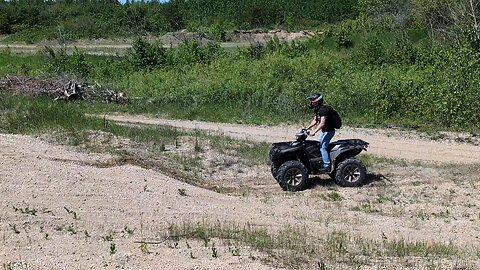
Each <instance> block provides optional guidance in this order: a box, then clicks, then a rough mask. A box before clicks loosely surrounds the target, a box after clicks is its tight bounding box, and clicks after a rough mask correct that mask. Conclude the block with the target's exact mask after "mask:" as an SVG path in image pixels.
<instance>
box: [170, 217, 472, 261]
mask: <svg viewBox="0 0 480 270" xmlns="http://www.w3.org/2000/svg"><path fill="white" fill-rule="evenodd" d="M167 231H168V234H169V235H170V236H176V237H185V238H193V239H199V240H203V241H204V242H205V243H208V242H209V241H210V240H211V239H220V240H222V241H225V242H227V243H231V242H230V241H233V242H234V244H236V245H238V244H243V245H247V246H251V247H253V248H255V249H257V250H260V251H263V252H266V253H267V254H269V255H270V256H271V257H272V258H275V262H276V263H278V264H280V265H281V266H283V267H288V268H303V267H304V266H305V265H304V263H307V262H311V261H318V260H320V261H322V262H323V263H325V264H326V265H325V266H328V267H334V269H336V267H340V266H341V265H343V267H347V266H348V267H349V268H348V269H357V268H361V266H362V265H370V264H371V262H375V264H376V265H380V264H379V263H380V262H382V261H383V262H390V260H392V258H409V257H415V258H416V259H417V260H418V261H419V262H420V263H429V262H432V261H435V262H441V261H442V262H447V261H449V260H451V261H452V262H456V261H457V260H462V261H463V262H468V261H470V262H474V261H475V260H476V259H477V256H478V255H477V249H476V248H474V247H463V246H458V245H454V244H452V243H443V242H428V241H408V240H406V239H392V240H386V239H385V240H372V239H367V238H362V237H358V236H353V235H350V234H348V233H346V232H343V231H333V232H329V233H319V235H318V236H313V235H311V231H310V230H309V229H308V228H307V227H302V226H295V227H291V226H286V227H285V228H283V229H280V230H279V231H277V232H274V231H269V230H267V229H265V228H262V227H257V226H253V225H250V224H245V225H241V224H237V223H228V222H224V223H221V222H216V223H209V222H205V221H203V222H197V223H193V222H188V221H186V222H183V223H172V224H170V225H169V227H168V229H167ZM403 261H404V260H398V261H397V263H394V264H393V265H392V266H395V267H402V264H403ZM405 261H406V262H408V260H405ZM403 266H406V265H403ZM447 268H448V267H447ZM328 269H329V268H328ZM339 269H340V268H339Z"/></svg>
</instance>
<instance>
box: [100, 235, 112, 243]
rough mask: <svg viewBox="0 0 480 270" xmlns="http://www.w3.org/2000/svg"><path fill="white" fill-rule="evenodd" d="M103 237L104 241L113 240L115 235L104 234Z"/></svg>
mask: <svg viewBox="0 0 480 270" xmlns="http://www.w3.org/2000/svg"><path fill="white" fill-rule="evenodd" d="M102 239H103V241H108V242H111V241H113V236H112V234H107V235H104V236H102Z"/></svg>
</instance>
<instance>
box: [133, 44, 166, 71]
mask: <svg viewBox="0 0 480 270" xmlns="http://www.w3.org/2000/svg"><path fill="white" fill-rule="evenodd" d="M126 58H127V61H128V63H129V64H130V67H131V68H132V69H133V70H135V71H139V70H152V69H156V68H162V67H166V66H168V65H171V63H172V60H171V56H170V55H169V54H168V52H167V50H166V49H165V48H163V46H162V44H161V43H158V42H155V43H150V42H148V41H147V40H145V39H142V38H137V39H135V41H134V42H133V44H132V48H131V49H129V50H128V52H127V55H126Z"/></svg>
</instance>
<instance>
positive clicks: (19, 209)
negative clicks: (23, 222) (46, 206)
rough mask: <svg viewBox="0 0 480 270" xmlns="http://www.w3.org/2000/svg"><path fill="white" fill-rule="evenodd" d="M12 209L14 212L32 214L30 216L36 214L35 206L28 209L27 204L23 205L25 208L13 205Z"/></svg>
mask: <svg viewBox="0 0 480 270" xmlns="http://www.w3.org/2000/svg"><path fill="white" fill-rule="evenodd" d="M13 210H15V212H20V213H22V214H28V215H32V216H36V215H37V210H36V209H35V208H32V209H30V207H29V206H27V207H25V208H20V207H18V208H17V207H15V206H14V207H13Z"/></svg>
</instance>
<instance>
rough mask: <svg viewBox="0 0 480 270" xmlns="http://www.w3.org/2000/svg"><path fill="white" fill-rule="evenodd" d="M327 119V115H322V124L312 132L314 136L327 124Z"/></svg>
mask: <svg viewBox="0 0 480 270" xmlns="http://www.w3.org/2000/svg"><path fill="white" fill-rule="evenodd" d="M325 121H326V117H325V116H322V117H320V125H318V126H317V128H316V129H315V130H314V131H313V132H312V133H310V134H311V135H312V136H315V134H317V132H318V131H319V130H322V128H323V127H324V126H325Z"/></svg>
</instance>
